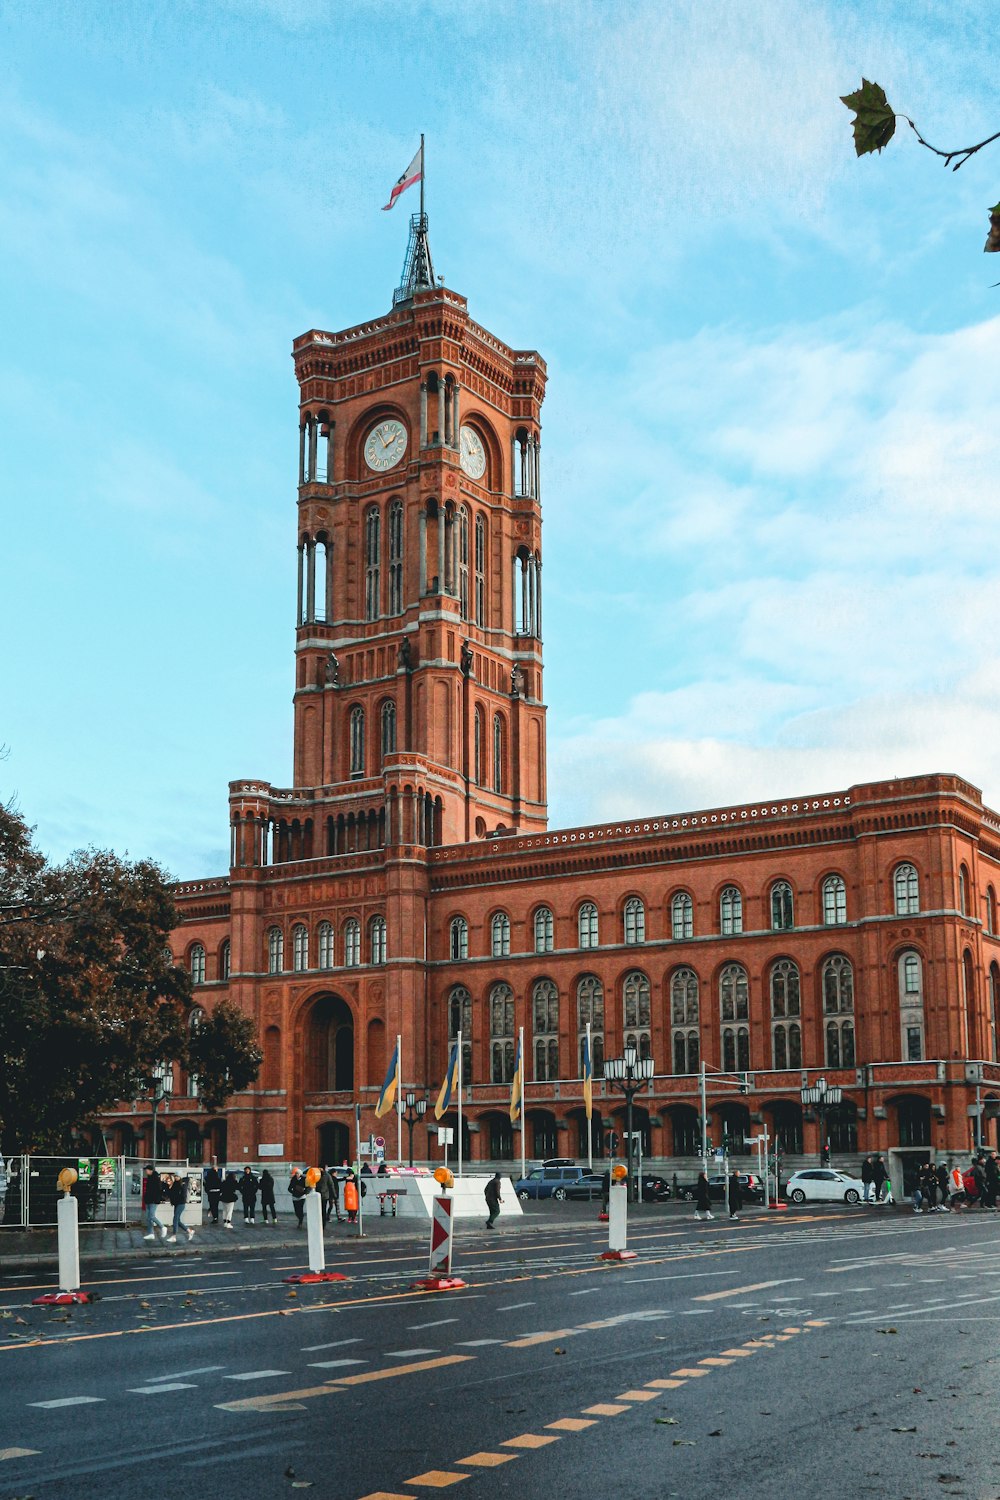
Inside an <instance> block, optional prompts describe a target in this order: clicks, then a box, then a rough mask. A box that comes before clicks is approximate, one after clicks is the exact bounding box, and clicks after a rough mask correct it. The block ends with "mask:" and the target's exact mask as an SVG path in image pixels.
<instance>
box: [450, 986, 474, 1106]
mask: <svg viewBox="0 0 1000 1500" xmlns="http://www.w3.org/2000/svg"><path fill="white" fill-rule="evenodd" d="M459 1032H461V1033H462V1083H463V1084H466V1083H471V1082H472V996H471V995H470V994H469V992H468V990H467V989H466V988H465V986H464V985H457V986H456V987H455V989H453V990H452V992H451V994H450V996H449V997H448V1044H449V1048H450V1047H451V1044H452V1043H454V1042H456V1041H457V1040H458V1033H459Z"/></svg>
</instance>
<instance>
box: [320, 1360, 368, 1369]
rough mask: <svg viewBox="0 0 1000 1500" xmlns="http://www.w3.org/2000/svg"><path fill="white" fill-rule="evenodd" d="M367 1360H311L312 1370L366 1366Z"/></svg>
mask: <svg viewBox="0 0 1000 1500" xmlns="http://www.w3.org/2000/svg"><path fill="white" fill-rule="evenodd" d="M367 1363H368V1361H367V1360H366V1359H311V1360H310V1361H309V1368H310V1370H339V1369H340V1368H341V1367H342V1366H343V1365H366V1364H367Z"/></svg>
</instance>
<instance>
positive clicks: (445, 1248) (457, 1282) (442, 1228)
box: [412, 1194, 465, 1292]
mask: <svg viewBox="0 0 1000 1500" xmlns="http://www.w3.org/2000/svg"><path fill="white" fill-rule="evenodd" d="M452 1206H453V1203H452V1199H451V1198H449V1197H448V1196H447V1194H442V1195H441V1197H439V1198H435V1199H434V1203H433V1210H432V1213H431V1253H430V1262H429V1264H428V1268H427V1270H428V1274H427V1276H426V1277H425V1278H424V1280H423V1281H415V1282H414V1283H413V1288H412V1289H413V1290H414V1291H421V1292H451V1291H454V1290H455V1288H456V1287H462V1286H465V1282H464V1281H463V1280H462V1279H461V1277H459V1276H453V1275H452V1274H451V1251H452V1241H453V1234H452Z"/></svg>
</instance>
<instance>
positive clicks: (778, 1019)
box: [771, 958, 802, 1068]
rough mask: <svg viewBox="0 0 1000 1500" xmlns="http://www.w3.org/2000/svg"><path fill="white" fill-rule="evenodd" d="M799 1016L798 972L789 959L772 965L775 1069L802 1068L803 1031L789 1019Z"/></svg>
mask: <svg viewBox="0 0 1000 1500" xmlns="http://www.w3.org/2000/svg"><path fill="white" fill-rule="evenodd" d="M800 1013H801V993H800V985H799V971H798V969H797V968H796V966H795V964H793V963H792V961H791V959H790V958H779V959H778V961H777V963H774V964H772V965H771V1047H772V1054H773V1057H774V1066H775V1067H776V1068H800V1067H801V1066H802V1029H801V1027H800V1025H799V1023H798V1021H794V1020H790V1019H788V1018H789V1017H792V1016H798V1015H799V1014H800Z"/></svg>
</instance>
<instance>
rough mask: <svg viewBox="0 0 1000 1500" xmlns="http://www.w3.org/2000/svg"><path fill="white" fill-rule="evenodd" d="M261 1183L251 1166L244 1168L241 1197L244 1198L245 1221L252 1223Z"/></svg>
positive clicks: (241, 1179) (241, 1180)
mask: <svg viewBox="0 0 1000 1500" xmlns="http://www.w3.org/2000/svg"><path fill="white" fill-rule="evenodd" d="M259 1188H260V1183H259V1182H258V1181H257V1178H256V1177H255V1176H254V1175H253V1173H252V1172H251V1170H250V1168H249V1167H244V1168H243V1176H242V1177H241V1178H240V1197H241V1198H242V1199H243V1222H244V1223H245V1224H252V1223H253V1222H254V1215H255V1214H256V1212H257V1193H258V1190H259Z"/></svg>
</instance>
